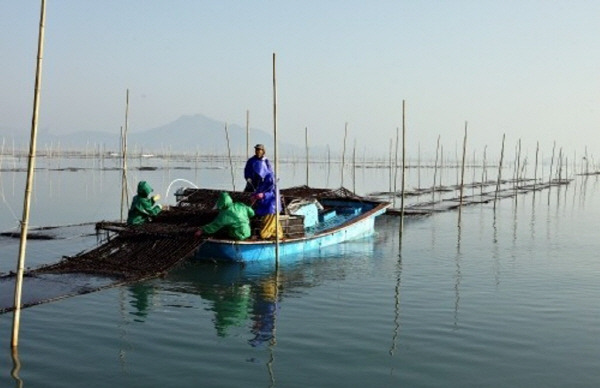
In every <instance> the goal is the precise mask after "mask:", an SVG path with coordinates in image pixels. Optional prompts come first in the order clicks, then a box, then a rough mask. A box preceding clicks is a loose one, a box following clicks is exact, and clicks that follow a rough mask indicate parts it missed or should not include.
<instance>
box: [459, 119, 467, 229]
mask: <svg viewBox="0 0 600 388" xmlns="http://www.w3.org/2000/svg"><path fill="white" fill-rule="evenodd" d="M466 155H467V122H466V121H465V137H464V139H463V155H462V166H461V170H460V202H459V206H458V226H460V219H461V216H462V206H463V191H464V187H465V158H466Z"/></svg>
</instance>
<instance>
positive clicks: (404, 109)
mask: <svg viewBox="0 0 600 388" xmlns="http://www.w3.org/2000/svg"><path fill="white" fill-rule="evenodd" d="M405 118H406V103H405V100H402V187H401V193H400V238H402V232H403V230H404V188H405V186H406V120H405Z"/></svg>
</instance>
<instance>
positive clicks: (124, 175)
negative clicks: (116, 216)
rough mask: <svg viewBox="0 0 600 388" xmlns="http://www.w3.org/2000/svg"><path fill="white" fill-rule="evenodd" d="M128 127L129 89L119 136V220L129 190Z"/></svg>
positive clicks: (126, 201) (122, 217) (126, 204)
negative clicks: (122, 126) (120, 152)
mask: <svg viewBox="0 0 600 388" xmlns="http://www.w3.org/2000/svg"><path fill="white" fill-rule="evenodd" d="M128 127H129V89H127V92H126V94H125V127H124V128H123V131H122V137H121V151H122V154H121V222H123V220H124V216H123V213H124V211H125V209H127V207H128V206H129V190H128V188H127V129H128Z"/></svg>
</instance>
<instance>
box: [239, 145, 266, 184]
mask: <svg viewBox="0 0 600 388" xmlns="http://www.w3.org/2000/svg"><path fill="white" fill-rule="evenodd" d="M268 174H273V167H271V162H270V161H269V159H267V158H266V157H265V146H264V145H262V144H257V145H255V146H254V156H252V157H251V158H250V159H248V161H247V162H246V167H245V168H244V179H245V180H246V188H245V189H244V191H245V192H246V193H252V192H255V191H257V189H258V187H259V186H260V185H261V184H262V183H263V181H264V180H265V177H266V176H267V175H268Z"/></svg>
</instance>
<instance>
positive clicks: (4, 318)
mask: <svg viewBox="0 0 600 388" xmlns="http://www.w3.org/2000/svg"><path fill="white" fill-rule="evenodd" d="M63 163H65V165H64V166H63V167H66V166H68V165H69V164H68V162H66V161H65V162H63ZM79 163H80V164H84V163H90V162H87V161H84V162H81V161H80V162H79ZM4 167H6V161H5V162H4ZM240 168H241V167H240ZM285 168H286V170H285V176H286V178H287V180H288V182H284V186H289V185H293V184H301V183H304V179H305V175H304V174H305V170H304V169H303V168H302V167H297V168H296V167H292V166H287V167H285ZM239 173H240V174H241V171H239ZM312 173H313V174H314V178H312V179H314V180H315V183H313V184H314V185H317V186H318V185H322V186H324V185H328V186H330V187H335V186H338V185H339V183H340V179H341V178H340V174H339V171H338V170H336V171H330V172H329V174H327V171H326V169H324V168H318V167H315V170H314V171H313V172H312ZM229 174H230V172H229V170H227V169H220V168H210V169H200V170H195V169H189V170H188V169H179V170H177V169H171V170H168V171H167V170H158V171H152V172H133V173H132V175H133V176H132V180H138V179H147V180H149V181H150V182H152V184H153V185H154V186H155V188H156V189H157V191H158V192H160V193H161V194H163V195H164V194H165V191H166V188H167V186H168V185H169V183H170V182H171V181H172V180H173V179H176V178H184V179H188V180H191V181H193V182H195V183H200V184H205V185H209V186H211V187H220V188H230V187H231V178H230V175H229ZM328 175H329V176H328ZM454 175H455V171H449V172H448V177H447V178H448V179H447V180H446V181H447V182H448V183H451V181H452V179H453V177H454ZM282 176H284V175H283V174H282ZM0 177H1V182H2V197H3V203H2V206H0V208H1V210H0V215H1V216H2V219H1V222H2V225H1V226H2V230H7V229H10V228H12V227H14V226H15V218H14V217H13V216H12V215H11V213H17V212H16V211H15V209H18V212H19V213H17V215H18V216H19V215H20V202H22V181H24V174H23V173H19V174H12V173H7V172H3V173H2V175H1V176H0ZM350 177H351V175H350V174H349V175H348V176H347V177H346V178H345V179H347V181H346V182H347V183H345V185H346V186H347V187H352V184H353V182H352V179H351V178H350ZM36 179H37V180H36V188H37V194H36V197H35V203H34V204H35V206H34V209H33V210H32V225H56V224H61V225H65V224H72V223H77V222H87V221H97V220H100V219H116V218H118V217H119V200H120V191H119V186H118V185H119V179H120V178H119V173H118V172H116V171H115V172H113V171H105V172H99V171H96V170H93V169H90V170H80V171H75V172H64V171H61V172H58V171H49V170H41V171H40V172H39V174H38V178H36ZM423 179H424V180H425V178H423ZM428 179H429V178H428ZM19 181H21V182H20V183H19ZM409 181H410V183H409V185H415V184H416V183H415V182H416V176H415V173H414V171H413V172H411V176H410V177H409ZM13 182H14V183H13ZM238 184H239V185H240V187H241V184H242V183H241V180H240V182H239V183H238ZM388 185H389V179H388V173H387V171H385V170H377V169H370V170H366V171H362V170H359V171H357V180H356V186H357V191H358V192H360V193H366V192H370V191H377V190H387V188H388ZM423 185H424V186H428V184H427V185H426V184H423ZM176 186H177V185H174V187H176ZM172 190H174V189H172ZM13 191H14V192H15V193H14V195H13ZM599 196H600V183H599V182H598V180H597V179H596V178H587V179H586V178H583V177H578V178H577V179H576V180H575V181H574V182H573V183H572V184H571V185H570V186H568V187H563V188H560V189H557V188H553V189H552V191H551V192H550V193H548V191H544V192H540V193H537V194H536V196H535V197H533V195H532V194H527V195H522V196H520V197H519V198H518V200H517V201H516V202H515V201H514V200H510V199H506V200H502V201H500V202H499V203H498V207H497V209H496V211H495V212H494V210H493V207H492V205H477V206H472V207H467V208H465V209H464V210H463V215H462V222H461V225H460V228H459V227H458V226H457V225H458V217H457V215H458V214H457V212H449V213H444V214H438V215H435V216H432V217H427V218H418V219H407V220H405V225H404V233H403V236H402V240H401V242H400V239H399V233H398V228H399V219H398V218H397V217H391V216H383V217H380V218H379V219H378V221H377V223H376V229H377V234H376V235H375V236H373V237H372V238H369V239H366V240H360V241H354V242H348V243H345V244H341V245H338V246H335V247H331V248H329V249H326V250H323V251H321V252H319V253H318V254H315V255H314V256H312V257H305V258H303V259H302V260H298V261H297V262H295V263H292V264H290V265H287V266H284V267H282V268H280V270H279V271H275V270H274V268H272V267H270V266H266V265H263V266H253V265H251V266H247V267H244V268H242V267H240V266H235V265H233V266H213V265H206V264H201V263H193V262H190V263H186V264H185V265H184V266H183V267H182V268H178V269H175V270H173V271H172V272H171V273H170V274H169V275H168V276H166V277H165V278H162V279H155V280H152V281H149V282H144V283H140V284H136V285H133V286H129V287H122V288H114V289H110V290H106V291H102V292H98V293H93V294H89V295H83V296H78V297H73V298H70V299H65V300H62V301H59V302H54V303H50V304H45V305H40V306H36V307H32V308H29V309H25V310H23V313H22V326H21V334H20V346H19V353H18V362H19V364H20V370H19V372H18V378H15V377H12V376H11V370H12V369H13V368H14V365H15V361H14V360H13V358H12V357H11V353H10V348H9V343H10V333H11V325H12V314H4V315H0V333H1V335H0V337H1V338H3V340H4V343H5V346H4V347H1V346H0V349H2V348H3V349H4V350H3V351H0V360H1V361H0V386H2V387H5V386H6V387H10V386H21V385H20V384H22V386H25V387H67V386H86V387H107V386H115V387H196V386H204V387H241V386H243V387H364V386H376V387H388V386H406V387H440V386H444V387H483V386H485V387H508V386H510V387H565V386H569V387H596V386H598V385H599V384H600V365H599V361H598V360H600V302H599V300H600V282H599V281H598V279H599V277H600V260H599V257H598V254H597V252H598V250H599V249H600V240H599V239H598V232H597V229H596V227H597V225H598V221H597V220H598V217H600V197H599ZM109 209H110V210H109ZM17 218H18V217H17ZM85 231H86V228H85V227H82V228H81V233H75V234H73V236H71V237H68V238H67V239H63V240H55V241H30V242H29V245H28V258H27V260H28V261H27V264H28V265H31V266H36V265H39V264H41V263H45V262H53V261H56V260H58V259H59V258H60V257H61V256H62V255H66V254H73V253H76V252H78V251H80V250H82V249H84V248H86V247H90V246H93V244H94V243H95V237H85V236H82V234H85ZM0 247H1V248H0V249H1V251H0V252H1V262H0V271H2V272H7V271H9V270H14V267H15V262H16V257H17V250H18V242H17V241H14V240H10V239H1V240H0Z"/></svg>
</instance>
